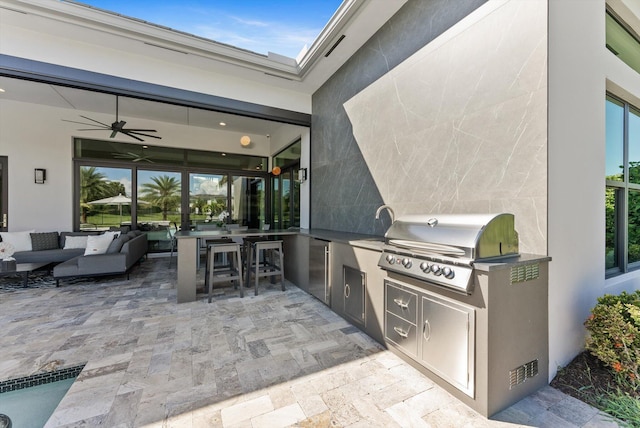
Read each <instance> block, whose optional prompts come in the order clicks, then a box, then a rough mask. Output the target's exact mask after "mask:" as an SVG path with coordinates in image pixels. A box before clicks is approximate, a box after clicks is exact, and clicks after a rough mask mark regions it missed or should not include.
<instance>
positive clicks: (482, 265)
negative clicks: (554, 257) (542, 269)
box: [473, 254, 551, 272]
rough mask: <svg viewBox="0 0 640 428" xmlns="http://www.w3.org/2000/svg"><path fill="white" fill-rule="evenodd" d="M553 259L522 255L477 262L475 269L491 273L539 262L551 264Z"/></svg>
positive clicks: (535, 255) (474, 264) (539, 255)
mask: <svg viewBox="0 0 640 428" xmlns="http://www.w3.org/2000/svg"><path fill="white" fill-rule="evenodd" d="M549 261H551V257H549V256H544V255H541V254H520V255H517V256H514V257H509V258H506V259H503V260H495V261H476V262H474V263H473V267H474V268H475V269H477V270H479V271H484V272H489V271H494V270H500V269H510V268H512V267H514V266H518V265H527V264H532V263H538V262H549Z"/></svg>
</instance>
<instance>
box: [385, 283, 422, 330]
mask: <svg viewBox="0 0 640 428" xmlns="http://www.w3.org/2000/svg"><path fill="white" fill-rule="evenodd" d="M386 291H387V298H386V310H387V311H389V312H391V313H392V314H394V315H397V316H399V317H400V318H403V319H405V320H407V321H409V322H410V323H413V324H417V323H418V315H417V314H418V295H417V294H415V293H413V292H411V291H409V290H406V289H402V288H398V287H394V286H393V285H391V284H389V283H387V284H386Z"/></svg>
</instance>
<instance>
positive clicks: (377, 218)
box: [376, 205, 396, 223]
mask: <svg viewBox="0 0 640 428" xmlns="http://www.w3.org/2000/svg"><path fill="white" fill-rule="evenodd" d="M384 209H386V210H388V211H389V216H390V217H391V223H393V221H394V219H395V217H396V215H395V213H394V212H393V209H391V207H390V206H389V205H380V206H379V207H378V209H377V210H376V220H379V219H380V213H381V212H382V210H384Z"/></svg>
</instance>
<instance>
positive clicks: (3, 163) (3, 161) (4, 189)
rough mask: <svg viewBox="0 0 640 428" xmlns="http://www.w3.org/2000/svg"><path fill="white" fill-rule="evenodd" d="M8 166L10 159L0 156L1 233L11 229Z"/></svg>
mask: <svg viewBox="0 0 640 428" xmlns="http://www.w3.org/2000/svg"><path fill="white" fill-rule="evenodd" d="M8 164H9V161H8V158H7V157H6V156H0V231H2V232H6V231H7V228H8V227H9V194H8V189H9V183H8V181H7V177H8V175H9V174H8V171H7V165H8Z"/></svg>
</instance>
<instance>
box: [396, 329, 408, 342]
mask: <svg viewBox="0 0 640 428" xmlns="http://www.w3.org/2000/svg"><path fill="white" fill-rule="evenodd" d="M393 329H394V330H395V332H396V333H398V336H400V337H404V338H405V339H406V338H407V337H409V332H407V331H404V330H403V329H401V328H400V327H393Z"/></svg>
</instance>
